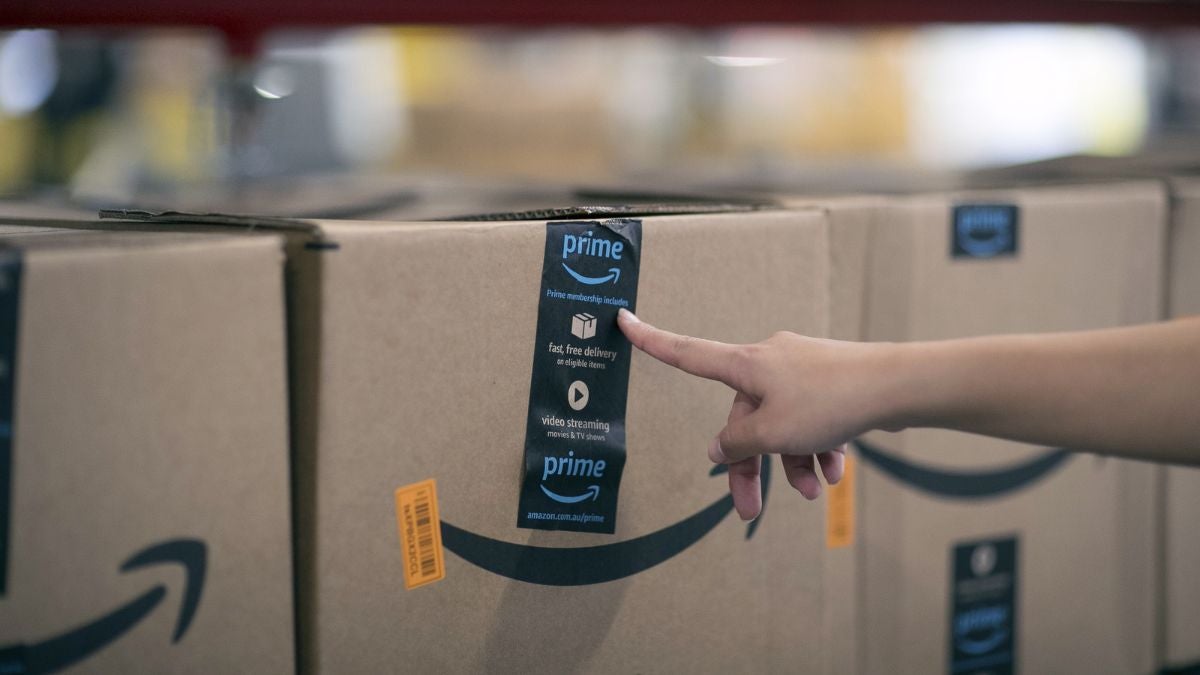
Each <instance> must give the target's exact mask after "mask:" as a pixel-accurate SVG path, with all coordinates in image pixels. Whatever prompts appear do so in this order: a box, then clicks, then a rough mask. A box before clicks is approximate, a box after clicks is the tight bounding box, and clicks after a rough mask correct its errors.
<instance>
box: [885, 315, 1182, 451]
mask: <svg viewBox="0 0 1200 675" xmlns="http://www.w3.org/2000/svg"><path fill="white" fill-rule="evenodd" d="M888 380H889V385H888V386H885V387H883V388H882V393H883V396H884V397H886V399H887V401H889V403H886V404H885V405H884V406H883V407H882V408H881V410H882V411H883V412H882V416H883V417H884V418H885V419H884V424H885V425H886V426H890V427H901V428H902V427H942V428H948V429H957V430H961V431H968V432H973V433H981V434H988V435H992V436H1000V437H1004V438H1011V439H1014V440H1019V441H1026V442H1030V443H1037V444H1042V445H1048V446H1055V447H1065V448H1069V449H1074V450H1087V451H1093V452H1100V453H1105V454H1113V455H1121V456H1126V457H1138V458H1147V459H1157V460H1165V461H1175V462H1186V463H1191V464H1200V319H1185V320H1178V321H1174V322H1169V323H1163V324H1157V325H1152V326H1136V327H1130V328H1119V329H1112V330H1103V331H1087V332H1078V333H1063V334H1053V335H1030V336H995V337H984V338H973V339H963V340H947V341H941V342H919V343H910V344H904V345H895V346H894V347H893V356H892V366H891V373H890V376H889V378H888Z"/></svg>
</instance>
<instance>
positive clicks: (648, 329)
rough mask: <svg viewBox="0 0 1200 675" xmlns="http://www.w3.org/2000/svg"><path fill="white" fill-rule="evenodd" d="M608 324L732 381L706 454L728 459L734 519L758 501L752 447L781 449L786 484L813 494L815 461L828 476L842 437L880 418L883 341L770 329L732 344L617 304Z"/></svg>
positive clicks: (840, 459) (837, 472)
mask: <svg viewBox="0 0 1200 675" xmlns="http://www.w3.org/2000/svg"><path fill="white" fill-rule="evenodd" d="M617 323H618V324H619V325H620V327H621V331H622V332H624V333H625V336H626V337H628V338H629V341H630V342H632V343H633V344H634V346H636V347H637V348H638V349H641V350H642V351H644V352H646V353H647V354H649V355H650V356H652V357H654V358H656V359H658V360H659V361H662V362H663V363H666V364H668V365H671V366H674V367H676V368H679V369H680V370H683V371H685V372H688V373H691V374H693V375H697V376H699V377H704V378H708V379H711V380H718V381H720V382H724V383H725V384H727V385H729V386H730V387H732V388H733V389H734V390H735V392H736V393H735V395H734V398H733V405H732V407H731V408H730V411H729V418H728V420H727V421H726V424H725V427H724V428H723V429H721V432H720V433H719V434H718V435H717V437H716V438H715V439H713V441H712V443H711V444H710V445H709V448H708V456H709V459H711V460H712V461H713V462H715V463H718V464H727V465H728V466H729V491H730V493H731V494H732V495H733V501H734V506H735V508H736V509H737V512H738V515H739V516H741V518H742V519H743V520H751V519H753V518H755V517H757V516H758V513H759V511H761V509H762V492H761V485H760V475H759V470H760V466H761V459H760V456H761V455H762V454H767V453H772V454H778V455H780V461H781V463H782V464H783V468H784V472H785V473H786V474H787V479H788V483H790V484H791V486H792V487H794V488H795V489H796V490H797V491H799V492H800V494H802V495H804V497H805V498H807V499H816V498H817V497H818V496H819V495H820V494H821V481H820V480H819V479H818V478H817V473H816V467H817V466H818V465H819V466H820V468H821V472H822V473H823V474H824V476H825V480H826V481H827V482H828V483H829V484H831V485H832V484H835V483H837V482H838V481H839V480H841V478H842V473H843V470H844V467H845V444H846V443H847V442H849V441H850V440H852V439H853V438H855V437H856V436H858V435H859V434H861V433H863V432H865V431H867V430H869V429H871V428H875V427H876V426H886V424H885V423H884V422H883V420H884V417H885V415H884V414H883V407H882V406H879V405H877V403H876V401H877V400H879V397H878V396H877V395H876V393H877V392H876V389H877V387H876V386H875V380H876V379H877V375H876V373H877V372H878V369H879V367H880V366H882V365H884V364H885V363H886V360H887V353H886V352H887V345H882V344H873V343H855V342H839V341H836V340H822V339H816V338H809V337H803V336H800V335H796V334H795V333H776V334H775V335H772V336H771V337H770V338H768V339H767V340H764V341H762V342H759V343H755V344H749V345H734V344H726V343H722V342H714V341H712V340H703V339H700V338H694V337H688V336H683V335H676V334H675V333H671V332H668V331H665V330H661V329H659V328H655V327H653V326H651V325H649V324H647V323H645V322H643V321H641V320H639V319H638V318H637V317H636V316H634V315H633V314H632V313H631V312H629V311H627V310H624V309H622V310H621V311H620V312H619V313H618V315H617Z"/></svg>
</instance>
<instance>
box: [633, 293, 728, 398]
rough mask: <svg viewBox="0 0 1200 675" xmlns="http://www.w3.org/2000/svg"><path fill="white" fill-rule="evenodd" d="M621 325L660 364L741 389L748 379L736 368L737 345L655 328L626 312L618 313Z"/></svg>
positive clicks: (634, 343) (640, 347)
mask: <svg viewBox="0 0 1200 675" xmlns="http://www.w3.org/2000/svg"><path fill="white" fill-rule="evenodd" d="M617 323H618V324H619V325H620V327H621V331H622V332H623V333H625V337H627V338H629V341H630V342H632V343H633V345H634V346H635V347H637V348H638V349H640V350H642V351H644V352H646V353H647V354H649V355H650V356H653V357H654V358H656V359H658V360H659V361H662V362H663V363H665V364H667V365H669V366H674V367H676V368H678V369H680V370H682V371H684V372H686V373H691V374H692V375H696V376H698V377H703V378H707V379H710V380H718V381H720V382H724V383H725V384H727V385H729V386H730V387H733V388H734V389H738V390H741V387H740V386H739V384H740V383H741V382H742V380H743V379H744V376H743V374H742V373H739V372H738V370H737V368H736V366H735V364H736V363H737V361H736V359H737V355H738V348H737V346H735V345H731V344H726V343H724V342H716V341H714V340H704V339H701V338H695V337H690V336H687V335H677V334H675V333H672V332H670V331H665V330H663V329H661V328H655V327H654V326H651V325H650V324H648V323H646V322H644V321H642V320H641V319H638V318H637V317H636V316H634V314H633V312H630V311H628V310H626V309H622V310H620V311H619V312H618V313H617Z"/></svg>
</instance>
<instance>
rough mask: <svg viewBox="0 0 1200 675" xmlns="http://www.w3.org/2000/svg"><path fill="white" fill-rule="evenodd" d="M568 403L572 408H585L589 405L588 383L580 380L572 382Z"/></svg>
mask: <svg viewBox="0 0 1200 675" xmlns="http://www.w3.org/2000/svg"><path fill="white" fill-rule="evenodd" d="M567 404H568V405H570V406H571V410H583V409H584V408H585V407H587V404H588V388H587V385H586V384H584V383H583V382H581V381H579V380H575V381H574V382H572V383H571V386H570V388H569V389H567Z"/></svg>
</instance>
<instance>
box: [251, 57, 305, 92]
mask: <svg viewBox="0 0 1200 675" xmlns="http://www.w3.org/2000/svg"><path fill="white" fill-rule="evenodd" d="M254 91H255V92H257V93H258V95H259V96H261V97H263V98H265V99H269V100H272V101H274V100H278V99H281V98H287V97H288V96H291V95H292V94H293V93H295V92H296V76H295V74H294V73H293V72H292V70H291V68H288V67H287V66H285V65H281V64H278V63H276V64H271V65H267V66H263V67H262V68H260V69H259V70H258V72H257V73H255V75H254Z"/></svg>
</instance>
